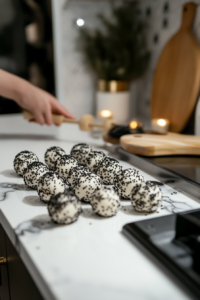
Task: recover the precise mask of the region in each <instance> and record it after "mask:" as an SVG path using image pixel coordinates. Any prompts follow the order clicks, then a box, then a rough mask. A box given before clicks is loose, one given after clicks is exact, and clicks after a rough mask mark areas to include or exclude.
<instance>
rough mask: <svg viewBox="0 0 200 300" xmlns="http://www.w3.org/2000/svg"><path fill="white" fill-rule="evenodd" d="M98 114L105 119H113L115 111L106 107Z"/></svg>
mask: <svg viewBox="0 0 200 300" xmlns="http://www.w3.org/2000/svg"><path fill="white" fill-rule="evenodd" d="M97 116H98V117H99V118H100V119H103V120H106V119H111V118H112V117H113V113H112V111H111V110H108V109H104V110H101V111H99V112H98V113H97Z"/></svg>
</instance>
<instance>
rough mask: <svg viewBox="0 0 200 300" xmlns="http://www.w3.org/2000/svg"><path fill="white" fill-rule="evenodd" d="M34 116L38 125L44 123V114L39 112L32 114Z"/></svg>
mask: <svg viewBox="0 0 200 300" xmlns="http://www.w3.org/2000/svg"><path fill="white" fill-rule="evenodd" d="M34 118H35V122H36V123H39V124H40V125H44V124H45V119H44V116H43V114H42V113H41V112H39V113H37V114H34Z"/></svg>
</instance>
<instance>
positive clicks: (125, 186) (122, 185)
mask: <svg viewBox="0 0 200 300" xmlns="http://www.w3.org/2000/svg"><path fill="white" fill-rule="evenodd" d="M114 181H115V190H116V192H117V193H118V195H119V196H120V197H122V198H124V199H129V200H131V198H132V195H133V194H134V193H135V192H136V191H137V189H138V185H139V184H141V183H142V182H144V177H143V176H142V175H141V174H140V173H139V171H137V170H136V169H134V168H129V169H126V170H124V171H122V173H121V174H119V175H118V176H116V177H115V180H114Z"/></svg>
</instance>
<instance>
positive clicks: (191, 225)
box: [118, 149, 200, 299]
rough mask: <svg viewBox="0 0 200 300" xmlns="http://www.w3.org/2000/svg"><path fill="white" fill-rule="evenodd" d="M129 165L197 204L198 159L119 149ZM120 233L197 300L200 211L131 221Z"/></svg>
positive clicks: (199, 194)
mask: <svg viewBox="0 0 200 300" xmlns="http://www.w3.org/2000/svg"><path fill="white" fill-rule="evenodd" d="M118 153H119V155H120V156H121V157H120V158H121V159H123V160H126V161H128V162H131V163H132V164H133V165H135V166H136V167H138V168H140V169H141V170H143V171H145V172H147V173H149V174H151V175H153V176H154V177H156V178H157V179H159V180H160V181H161V182H163V183H165V184H168V185H170V186H172V187H173V188H175V189H176V190H179V189H180V190H181V191H183V192H185V193H187V194H188V195H189V196H190V197H191V198H193V199H195V200H196V201H197V202H200V157H199V156H196V157H194V156H193V157H192V156H165V157H148V158H147V157H141V156H137V155H133V154H130V153H128V152H126V151H124V150H122V149H118ZM123 233H124V235H126V236H127V237H128V238H129V239H130V240H131V241H132V242H133V243H134V244H135V245H137V246H138V247H139V248H141V249H142V250H143V251H144V252H145V253H146V254H147V255H148V256H149V257H150V258H151V259H153V260H154V261H155V262H157V263H158V265H159V266H160V267H161V268H162V269H164V270H165V271H166V272H167V273H168V274H169V275H170V277H172V278H173V279H174V280H175V281H176V282H177V283H179V285H180V286H181V287H182V289H184V290H185V291H186V292H188V293H189V294H190V296H192V298H193V299H200V259H199V253H200V209H198V210H195V211H192V210H190V211H188V212H184V213H174V214H172V215H169V216H163V217H159V218H153V219H149V220H143V221H139V222H132V223H129V224H126V225H125V226H124V227H123Z"/></svg>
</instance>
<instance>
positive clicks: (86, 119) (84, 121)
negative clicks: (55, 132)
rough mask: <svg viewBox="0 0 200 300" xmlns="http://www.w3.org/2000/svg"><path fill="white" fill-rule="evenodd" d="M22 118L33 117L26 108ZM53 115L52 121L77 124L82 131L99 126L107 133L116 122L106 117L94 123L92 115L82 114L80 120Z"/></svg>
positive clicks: (29, 118) (28, 118) (30, 118)
mask: <svg viewBox="0 0 200 300" xmlns="http://www.w3.org/2000/svg"><path fill="white" fill-rule="evenodd" d="M23 116H24V119H26V120H32V119H34V116H33V114H32V113H30V112H29V111H27V110H24V112H23ZM52 117H53V123H54V124H57V125H60V124H62V123H74V124H78V125H79V128H80V130H82V131H92V129H93V127H101V128H103V130H104V133H107V132H108V131H109V130H110V129H111V128H112V127H113V126H114V125H116V124H117V122H116V121H115V120H113V119H107V120H106V121H105V122H104V124H98V123H94V117H93V116H92V115H83V116H82V117H81V118H80V120H74V119H69V118H66V117H64V116H62V115H54V114H53V115H52Z"/></svg>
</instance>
